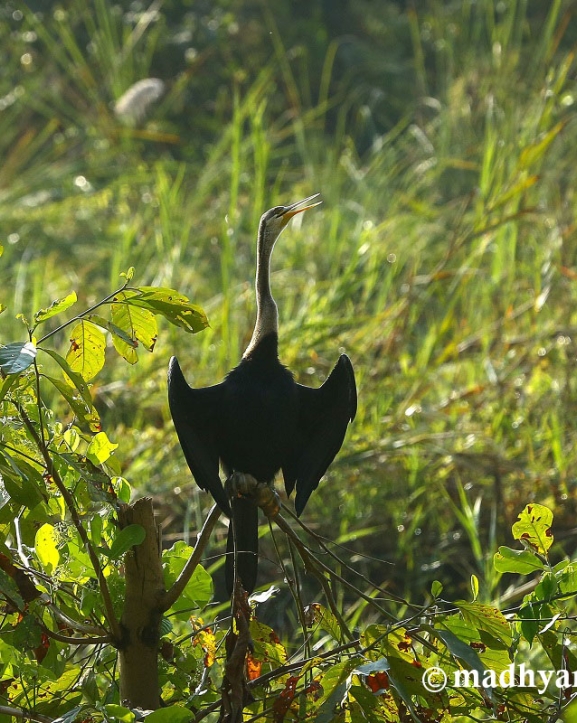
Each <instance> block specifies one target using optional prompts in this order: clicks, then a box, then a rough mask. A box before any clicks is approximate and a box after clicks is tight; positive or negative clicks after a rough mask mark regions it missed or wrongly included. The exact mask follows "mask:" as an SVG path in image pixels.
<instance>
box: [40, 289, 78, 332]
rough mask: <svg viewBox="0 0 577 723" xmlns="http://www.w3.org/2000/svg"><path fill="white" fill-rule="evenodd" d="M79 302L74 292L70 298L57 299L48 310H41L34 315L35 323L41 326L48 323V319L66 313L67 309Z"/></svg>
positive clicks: (69, 295)
mask: <svg viewBox="0 0 577 723" xmlns="http://www.w3.org/2000/svg"><path fill="white" fill-rule="evenodd" d="M77 301H78V297H77V296H76V292H75V291H73V292H72V293H70V294H68V296H63V297H62V298H61V299H56V300H55V301H53V302H52V303H51V304H50V306H48V307H47V308H46V309H40V311H37V312H36V313H35V314H34V321H35V322H36V324H41V323H42V322H43V321H46V319H50V318H52V317H53V316H56V314H60V313H61V312H63V311H66V309H69V308H70V307H71V306H72V305H73V304H75V303H76V302H77Z"/></svg>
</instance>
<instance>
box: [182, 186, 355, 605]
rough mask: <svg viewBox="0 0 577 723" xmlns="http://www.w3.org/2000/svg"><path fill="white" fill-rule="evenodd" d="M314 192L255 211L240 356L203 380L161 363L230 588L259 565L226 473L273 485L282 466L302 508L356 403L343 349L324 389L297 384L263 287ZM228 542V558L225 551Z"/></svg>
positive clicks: (244, 511) (251, 506)
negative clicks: (218, 375) (248, 311)
mask: <svg viewBox="0 0 577 723" xmlns="http://www.w3.org/2000/svg"><path fill="white" fill-rule="evenodd" d="M319 195H320V194H314V195H313V196H309V197H307V198H305V199H303V200H302V201H298V202H297V203H293V204H290V205H288V206H275V207H274V208H271V209H270V210H269V211H266V213H264V214H263V215H262V216H261V219H260V222H259V226H258V236H257V259H256V280H255V290H256V304H257V313H256V322H255V325H254V330H253V333H252V336H251V339H250V341H249V344H248V346H247V348H246V350H245V352H244V354H243V355H242V358H241V360H240V363H239V364H238V366H236V367H235V368H234V369H233V370H232V371H230V372H229V373H228V375H227V376H226V377H225V379H224V380H223V381H222V382H220V383H219V384H216V385H214V386H210V387H204V388H191V387H190V386H189V385H188V383H187V382H186V380H185V378H184V375H183V373H182V371H181V368H180V365H179V363H178V361H177V359H176V357H174V356H173V357H172V358H171V360H170V364H169V369H168V401H169V407H170V412H171V415H172V419H173V422H174V426H175V429H176V433H177V436H178V440H179V442H180V445H181V447H182V450H183V452H184V456H185V459H186V462H187V463H188V466H189V468H190V471H191V472H192V475H193V477H194V479H195V481H196V483H197V485H198V486H199V487H200V488H201V489H203V490H205V491H207V492H209V493H210V494H211V495H212V497H213V499H214V501H215V502H216V504H217V505H218V506H219V508H220V509H221V510H222V512H224V514H225V515H227V516H228V517H229V519H230V524H229V532H228V541H227V556H226V565H225V579H226V588H227V591H228V593H229V595H230V594H232V590H233V587H234V581H235V580H240V582H241V583H242V587H243V588H244V589H245V591H246V592H247V593H249V594H250V593H252V592H253V590H254V588H255V586H256V580H257V570H258V507H257V506H256V504H255V502H254V500H253V499H251V498H250V497H248V496H244V495H242V494H240V493H237V494H234V493H233V494H232V495H230V499H229V494H227V491H225V486H223V482H222V480H221V477H220V474H219V463H220V465H221V466H222V469H223V471H224V473H225V475H226V478H227V479H231V478H232V476H234V475H237V474H240V475H249V476H250V477H252V478H254V480H256V481H257V483H265V484H268V485H273V482H274V479H275V477H276V475H277V473H278V472H279V471H281V470H282V474H283V478H284V486H285V490H286V493H287V497H288V496H290V495H291V493H292V492H293V490H294V489H295V487H296V497H295V510H296V513H297V515H298V516H300V515H301V513H302V511H303V510H304V508H305V505H306V504H307V502H308V499H309V497H310V495H311V493H312V492H313V491H314V490H315V489H316V488H317V486H318V484H319V482H320V480H321V478H322V477H323V475H324V474H325V472H326V471H327V469H328V467H329V465H330V464H331V462H332V461H333V459H334V457H335V456H336V454H337V453H338V451H339V450H340V448H341V446H342V443H343V440H344V437H345V433H346V430H347V427H348V424H349V423H350V422H352V421H353V419H354V417H355V414H356V410H357V391H356V384H355V375H354V370H353V366H352V363H351V361H350V359H349V357H348V356H347V355H346V354H341V355H340V357H339V359H338V361H337V363H336V365H335V367H334V368H333V370H332V371H331V373H330V375H329V376H328V377H327V379H326V381H325V382H324V383H323V384H322V386H320V387H318V388H311V387H307V386H303V385H301V384H299V383H297V382H296V381H295V379H294V377H293V374H292V373H291V371H290V370H289V369H287V367H285V366H284V365H283V364H282V363H281V361H280V360H279V356H278V307H277V305H276V302H275V300H274V298H273V295H272V292H271V280H270V268H271V256H272V251H273V248H274V246H275V243H276V241H277V239H278V237H279V236H280V234H281V233H282V231H283V230H284V229H285V228H286V226H287V224H288V222H289V221H290V219H291V218H293V217H294V216H296V215H297V214H300V213H303V212H304V211H307V210H308V209H310V208H313V207H314V206H317V205H318V204H319V203H321V201H320V200H318V196H319ZM235 549H236V551H237V554H236V563H233V560H234V558H235V556H234V554H233V551H234V550H235Z"/></svg>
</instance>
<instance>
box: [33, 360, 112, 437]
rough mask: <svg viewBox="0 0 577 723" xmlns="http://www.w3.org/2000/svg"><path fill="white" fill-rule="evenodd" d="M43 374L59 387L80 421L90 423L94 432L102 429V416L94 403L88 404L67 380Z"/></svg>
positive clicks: (89, 425)
mask: <svg viewBox="0 0 577 723" xmlns="http://www.w3.org/2000/svg"><path fill="white" fill-rule="evenodd" d="M43 376H44V378H45V379H47V380H48V381H49V382H50V383H51V384H52V385H53V386H54V387H56V389H58V391H59V392H60V394H61V395H62V396H63V397H64V399H65V400H66V401H67V402H68V405H69V407H70V408H71V409H72V411H73V412H74V414H75V415H76V417H77V419H78V421H79V423H81V424H86V425H88V427H89V429H90V430H91V431H92V432H99V431H100V427H101V425H100V417H99V416H98V412H97V411H96V409H95V407H93V406H92V404H86V402H85V401H84V399H83V397H82V395H80V394H79V393H78V391H77V390H74V389H73V388H72V387H71V386H70V385H69V384H67V383H66V382H65V381H63V380H61V379H55V378H54V377H49V376H48V375H47V374H44V375H43Z"/></svg>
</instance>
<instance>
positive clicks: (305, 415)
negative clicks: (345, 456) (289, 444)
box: [282, 354, 357, 515]
mask: <svg viewBox="0 0 577 723" xmlns="http://www.w3.org/2000/svg"><path fill="white" fill-rule="evenodd" d="M297 390H298V397H299V402H298V403H299V417H298V425H297V433H296V439H295V445H294V450H293V452H292V454H291V456H290V459H288V460H287V461H286V463H285V464H283V468H282V470H283V477H284V481H285V488H286V491H287V495H290V493H291V492H292V490H293V488H294V487H295V485H296V489H297V494H296V500H295V509H296V512H297V515H300V514H301V512H302V511H303V509H304V507H305V505H306V503H307V501H308V499H309V497H310V495H311V493H312V492H313V490H315V489H316V488H317V487H318V484H319V482H320V480H321V477H322V476H323V475H324V473H325V472H326V471H327V469H328V467H329V465H330V464H331V462H332V461H333V459H334V458H335V455H336V454H337V452H338V451H339V449H340V448H341V445H342V443H343V439H344V437H345V432H346V431H347V426H348V424H349V422H352V420H353V419H354V417H355V414H356V411H357V390H356V385H355V374H354V371H353V366H352V364H351V361H350V359H349V358H348V356H347V355H346V354H342V355H341V357H340V359H339V360H338V362H337V364H336V365H335V368H334V369H333V370H332V372H331V373H330V375H329V376H328V378H327V380H326V381H325V383H324V384H323V385H322V386H321V387H320V388H319V389H310V388H309V387H304V386H302V385H301V384H297Z"/></svg>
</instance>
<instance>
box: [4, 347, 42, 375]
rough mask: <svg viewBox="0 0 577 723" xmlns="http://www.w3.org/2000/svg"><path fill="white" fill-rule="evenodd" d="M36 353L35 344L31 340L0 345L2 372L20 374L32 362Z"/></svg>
mask: <svg viewBox="0 0 577 723" xmlns="http://www.w3.org/2000/svg"><path fill="white" fill-rule="evenodd" d="M36 354H37V349H36V346H35V345H34V344H33V343H32V342H31V341H27V342H20V341H15V342H13V343H11V344H6V346H0V367H1V368H2V371H3V372H4V374H20V372H23V371H24V370H25V369H28V367H29V366H30V365H31V364H33V363H34V359H36Z"/></svg>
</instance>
